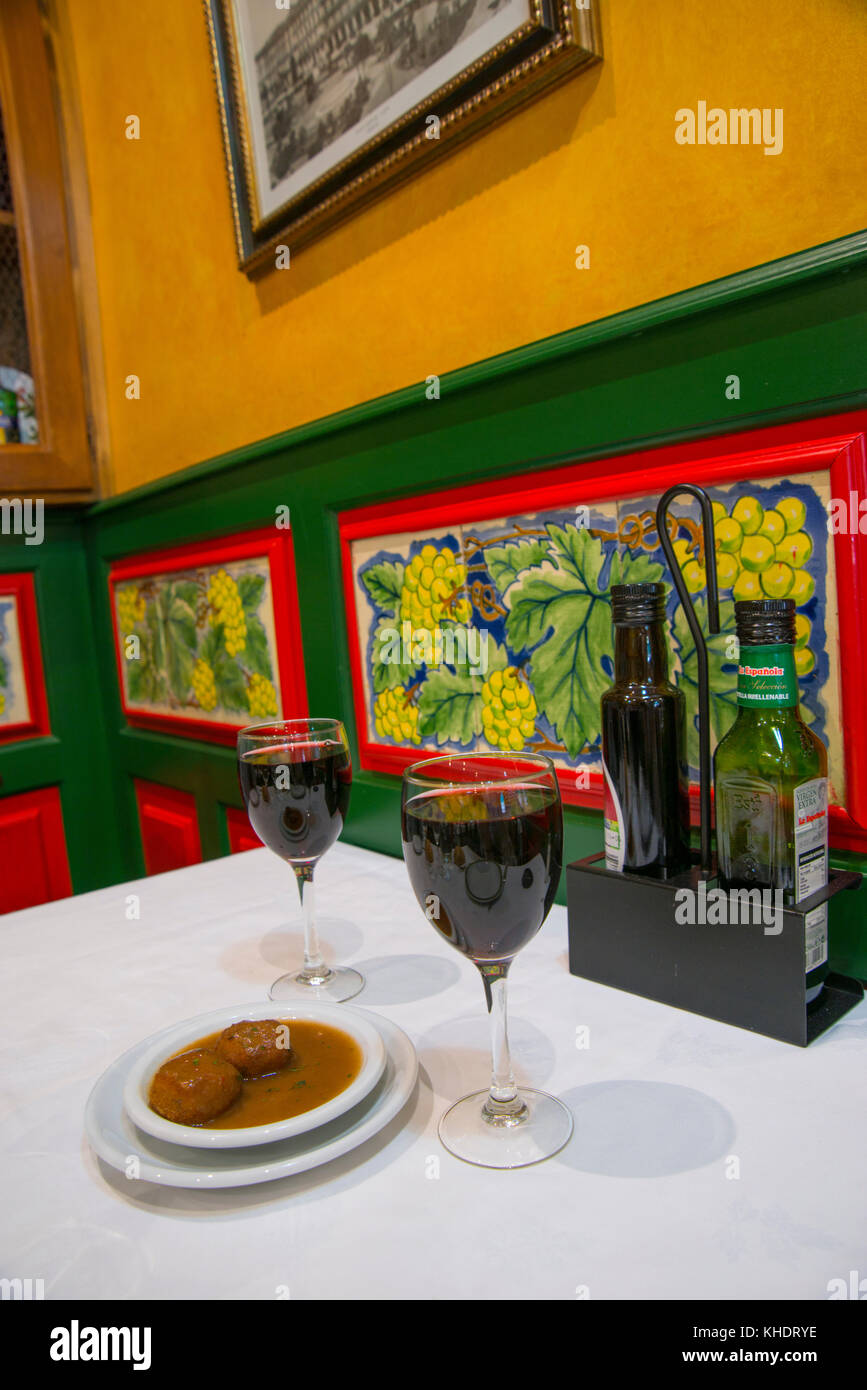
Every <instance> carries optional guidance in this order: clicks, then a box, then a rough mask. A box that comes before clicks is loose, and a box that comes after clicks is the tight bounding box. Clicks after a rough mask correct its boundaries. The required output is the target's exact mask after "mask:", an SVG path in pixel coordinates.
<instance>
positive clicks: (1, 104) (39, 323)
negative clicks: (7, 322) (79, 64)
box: [0, 0, 94, 501]
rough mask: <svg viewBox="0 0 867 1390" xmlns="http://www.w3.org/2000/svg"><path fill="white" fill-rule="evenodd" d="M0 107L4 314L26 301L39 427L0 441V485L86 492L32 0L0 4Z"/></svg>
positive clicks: (87, 464)
mask: <svg viewBox="0 0 867 1390" xmlns="http://www.w3.org/2000/svg"><path fill="white" fill-rule="evenodd" d="M0 111H2V124H3V139H4V143H5V149H6V156H7V163H8V176H9V185H10V188H9V194H10V196H8V197H7V198H6V199H5V200H4V201H5V202H6V203H7V204H8V206H5V207H0V267H2V266H4V265H5V272H4V278H5V281H6V286H5V293H6V295H7V296H8V298H9V300H10V302H11V303H12V310H11V315H8V317H11V318H12V319H16V318H21V317H22V315H21V304H22V301H23V319H24V320H26V323H25V322H22V323H21V325H20V329H19V330H18V331H17V332H15V333H14V334H13V341H14V342H15V343H16V344H17V345H18V346H17V352H18V353H19V354H20V355H26V356H27V358H28V361H27V366H26V367H24V366H22V367H20V368H19V369H20V370H25V371H29V375H30V376H32V378H33V385H34V399H35V412H36V419H37V421H38V427H39V440H38V442H37V443H3V444H2V445H0V470H2V478H3V483H2V489H3V493H4V495H6V496H9V495H10V494H13V495H14V494H18V495H21V496H24V497H34V498H36V497H41V498H44V499H45V500H46V501H48V500H50V501H75V500H84V499H87V498H89V497H91V496H93V495H94V476H93V468H92V460H91V451H90V446H89V442H88V431H87V410H86V405H85V390H84V372H83V361H82V352H81V343H80V339H79V315H78V309H77V306H76V300H75V295H74V292H73V263H72V256H71V249H70V229H69V222H68V217H67V207H66V198H65V180H64V165H63V159H62V153H61V150H62V147H61V139H60V129H59V125H58V118H57V103H56V101H55V92H54V88H53V83H52V75H51V67H50V63H49V51H48V45H47V39H46V35H45V32H44V30H43V24H42V18H41V14H40V6H39V3H38V0H3V5H2V6H0ZM16 262H17V265H16ZM19 267H20V271H19ZM19 274H20V286H19V285H17V283H16V281H17V278H18V276H19ZM16 292H17V296H18V297H17V299H16ZM22 337H23V339H24V340H25V341H24V343H23V345H22ZM8 352H9V349H8V348H7V353H8ZM0 365H9V366H11V367H15V366H16V364H15V363H13V362H10V363H0Z"/></svg>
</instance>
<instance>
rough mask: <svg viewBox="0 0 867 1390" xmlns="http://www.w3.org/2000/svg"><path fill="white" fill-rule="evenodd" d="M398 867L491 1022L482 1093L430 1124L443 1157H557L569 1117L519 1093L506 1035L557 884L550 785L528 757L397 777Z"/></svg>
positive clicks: (449, 761)
mask: <svg viewBox="0 0 867 1390" xmlns="http://www.w3.org/2000/svg"><path fill="white" fill-rule="evenodd" d="M401 828H402V840H403V857H404V860H405V861H406V866H407V870H408V873H409V880H410V883H411V884H412V887H413V890H414V892H415V895H416V897H417V899H418V901H419V903H420V905H421V907H422V909H423V911H424V914H425V917H426V918H427V919H428V921H429V922H430V923H431V925H432V926H433V927H434V928H435V929H436V930H437V931H438V932H439V934H440V936H441V937H443V938H444V939H445V940H446V941H448V942H449V944H450V945H451V946H454V947H455V949H456V950H458V951H460V952H461V953H462V954H463V955H465V956H467V957H468V958H469V959H470V960H471V961H473V963H474V964H475V965H476V967H477V968H478V970H479V973H480V974H481V977H482V982H483V984H484V988H485V999H486V1002H487V1005H488V1013H489V1014H490V1019H491V1053H492V1068H491V1086H490V1089H489V1090H488V1091H477V1092H475V1093H474V1094H472V1095H469V1096H464V1097H463V1099H462V1100H458V1101H456V1102H455V1103H454V1105H452V1106H450V1107H449V1109H448V1110H447V1111H446V1112H445V1114H444V1115H443V1116H442V1117H441V1119H440V1122H439V1125H438V1133H439V1136H440V1139H441V1140H442V1142H443V1144H444V1145H445V1147H446V1148H447V1149H448V1150H449V1151H450V1152H451V1153H453V1154H455V1155H456V1156H457V1157H458V1158H462V1159H464V1160H465V1161H466V1162H467V1163H477V1164H480V1165H482V1166H483V1167H487V1168H522V1167H525V1166H526V1165H527V1164H530V1163H539V1162H541V1160H542V1159H544V1158H549V1157H550V1156H551V1155H552V1154H555V1153H557V1152H559V1150H560V1149H562V1147H563V1145H564V1144H566V1143H567V1142H568V1140H569V1137H570V1135H571V1133H572V1116H571V1114H570V1112H569V1110H568V1109H567V1107H566V1106H565V1105H563V1103H562V1102H561V1101H559V1100H558V1099H557V1098H556V1096H549V1095H546V1093H545V1092H544V1091H537V1090H533V1089H531V1088H530V1087H528V1086H518V1085H517V1084H516V1082H515V1078H514V1076H513V1075H512V1063H511V1059H510V1055H509V1040H508V1029H507V1025H506V977H507V975H508V973H509V968H510V966H511V964H512V960H513V959H514V957H515V955H516V954H517V952H518V951H520V950H522V949H523V947H524V946H526V945H527V943H528V942H529V941H531V940H532V938H533V937H534V936H535V935H536V933H537V932H538V930H539V928H540V927H541V925H542V923H543V922H544V920H545V918H546V916H547V915H548V911H549V909H550V907H551V904H552V902H553V900H554V894H555V893H556V891H557V886H558V884H559V882H560V871H561V868H562V862H563V813H562V808H561V804H560V788H559V785H558V783H557V774H556V771H555V769H554V765H553V763H552V762H551V761H550V759H549V758H546V757H544V756H543V755H542V754H539V753H513V754H506V755H504V754H500V753H467V754H464V755H454V756H446V757H440V758H428V759H426V760H425V761H423V762H420V763H415V764H414V765H413V766H412V767H408V768H407V769H406V771H405V772H404V774H403V793H402V798H401Z"/></svg>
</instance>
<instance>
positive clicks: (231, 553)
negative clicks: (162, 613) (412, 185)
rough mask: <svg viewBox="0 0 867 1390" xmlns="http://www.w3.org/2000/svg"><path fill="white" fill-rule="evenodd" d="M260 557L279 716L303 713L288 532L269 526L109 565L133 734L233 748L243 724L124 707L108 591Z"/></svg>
mask: <svg viewBox="0 0 867 1390" xmlns="http://www.w3.org/2000/svg"><path fill="white" fill-rule="evenodd" d="M261 555H265V556H266V557H267V559H268V562H269V567H270V571H271V599H272V603H273V607H274V632H275V635H276V639H277V669H278V671H279V673H280V694H281V703H282V706H283V709H282V714H283V717H284V718H287V719H290V718H294V717H300V716H301V715H305V714H306V713H307V687H306V683H305V678H304V653H303V648H302V644H301V615H300V611H299V608H298V589H297V585H296V582H295V556H294V550H293V546H292V536H291V533H290V532H289V531H288V530H286V531H277V530H276V529H275V528H274V527H273V526H272V527H268V528H267V529H263V530H259V531H247V532H244V533H243V534H241V535H237V536H225V537H222V538H220V539H212V540H209V541H195V542H191V543H189V544H186V545H181V546H175V547H173V548H172V549H168V550H166V549H160V550H150V551H147V552H142V553H139V554H136V555H128V556H125V557H124V558H123V559H122V560H118V561H115V562H114V563H113V564H112V565H111V567H110V569H109V576H108V583H109V595H110V608H111V621H112V629H113V632H114V650H115V660H116V663H117V672H118V684H119V690H120V702H121V708H122V710H123V713H124V716H125V718H126V720H127V723H129V724H130V725H132V726H133V727H135V728H142V729H151V730H154V731H156V732H158V733H172V734H177V735H178V736H179V737H181V738H196V739H203V740H205V741H206V742H208V743H222V744H234V743H235V740H236V738H237V736H238V730H239V729H242V728H243V727H244V724H245V722H246V721H245V720H243V719H242V720H240V721H239V722H238V723H236V724H216V723H213V722H210V721H208V720H205V719H196V718H194V717H187V716H184V717H182V718H175V717H174V716H173V715H168V714H147V713H142V712H141V711H140V710H135V709H131V708H130V707H129V706H128V705H127V702H126V695H125V692H124V683H123V664H122V663H123V660H124V658H123V655H122V640H123V639H122V635H121V633H120V631H119V629H118V624H117V610H116V604H115V601H114V590H115V587H116V586H117V585H118V584H123V583H127V582H129V581H130V580H132V579H143V578H147V577H148V576H151V575H157V574H172V573H173V572H175V571H182V570H187V569H191V568H195V567H197V566H205V565H215V564H217V565H221V564H230V563H232V562H233V561H236V560H249V559H253V558H254V557H255V556H261Z"/></svg>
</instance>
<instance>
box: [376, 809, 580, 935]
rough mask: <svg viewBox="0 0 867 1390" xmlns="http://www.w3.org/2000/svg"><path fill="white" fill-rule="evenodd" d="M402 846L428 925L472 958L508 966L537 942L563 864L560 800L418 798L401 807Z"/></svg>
mask: <svg viewBox="0 0 867 1390" xmlns="http://www.w3.org/2000/svg"><path fill="white" fill-rule="evenodd" d="M403 841H404V858H405V860H406V866H407V869H408V871H409V878H410V882H411V884H412V886H413V888H414V890H415V894H416V897H417V898H418V900H419V902H421V903H424V904H426V905H427V906H426V914H427V915H428V920H429V921H430V922H431V923H432V925H433V926H434V927H436V928H437V930H438V931H439V932H440V933H441V935H442V936H444V937H445V939H446V940H447V941H448V942H449V943H450V944H451V945H452V946H455V947H457V949H458V950H459V951H462V952H463V954H464V955H466V956H469V957H470V959H471V960H474V961H476V962H482V961H500V960H511V958H512V956H514V955H515V954H516V952H518V951H520V950H521V948H522V946H526V944H527V942H528V941H530V940H531V939H532V938H533V937H534V936H535V935H536V932H537V931H538V930H539V928H540V927H541V925H542V923H543V922H544V920H545V918H546V917H547V915H548V911H549V909H550V907H551V904H552V902H553V901H554V894H555V893H556V891H557V884H558V883H559V880H560V870H561V865H562V859H563V816H562V811H561V808H560V798H559V796H558V795H557V794H556V793H555V792H554V791H552V790H551V789H550V788H548V787H546V786H535V785H533V784H532V783H524V784H523V785H522V784H521V783H520V782H517V783H515V784H509V785H507V786H505V787H504V788H502V789H497V788H493V787H488V788H484V789H481V790H478V791H474V792H469V791H465V790H460V789H455V788H453V787H437V788H433V789H431V790H427V791H420V792H418V793H417V795H415V796H411V797H410V798H409V799H408V800H407V801H406V802H405V805H404V808H403ZM434 900H435V901H434Z"/></svg>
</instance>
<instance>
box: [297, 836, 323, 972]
mask: <svg viewBox="0 0 867 1390" xmlns="http://www.w3.org/2000/svg"><path fill="white" fill-rule="evenodd" d="M292 869H293V871H294V873H295V880H296V882H297V884H298V895H299V897H300V898H301V910H302V912H303V913H304V969H303V970H301V971H299V973H298V976H297V978H298V979H299V980H300V981H301V982H302V983H303V984H305V985H321V984H322V982H323V981H324V980H327V979H328V976H329V975H330V974H331V970H330V969H329V967H328V966H327V965H326V964H325V961H324V960H323V959H322V952H321V951H320V949H319V935H318V933H317V931H316V907H315V902H314V897H313V865H312V864H293V865H292Z"/></svg>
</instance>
